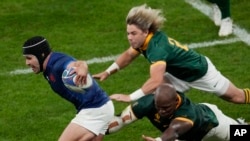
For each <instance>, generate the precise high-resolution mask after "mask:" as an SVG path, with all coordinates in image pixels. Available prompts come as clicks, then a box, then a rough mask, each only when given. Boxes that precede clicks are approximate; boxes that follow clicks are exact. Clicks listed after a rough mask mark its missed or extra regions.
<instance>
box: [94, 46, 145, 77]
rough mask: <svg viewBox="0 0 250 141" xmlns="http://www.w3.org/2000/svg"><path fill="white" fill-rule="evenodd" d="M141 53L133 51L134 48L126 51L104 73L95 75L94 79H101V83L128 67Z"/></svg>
mask: <svg viewBox="0 0 250 141" xmlns="http://www.w3.org/2000/svg"><path fill="white" fill-rule="evenodd" d="M139 55H140V53H139V52H138V51H136V50H135V49H133V48H132V47H130V48H128V49H127V50H126V51H124V52H123V53H122V54H121V55H120V56H119V57H118V58H117V59H116V60H115V62H114V63H113V64H112V65H110V66H109V67H108V68H107V69H106V70H105V71H104V72H101V73H99V74H95V75H93V77H94V78H96V79H99V80H100V81H102V80H105V79H107V77H108V76H109V75H111V74H113V73H115V72H117V71H118V70H120V69H123V68H125V67H126V66H128V65H129V64H130V63H131V62H132V61H133V60H134V59H135V58H136V57H138V56H139Z"/></svg>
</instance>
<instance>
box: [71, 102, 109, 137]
mask: <svg viewBox="0 0 250 141" xmlns="http://www.w3.org/2000/svg"><path fill="white" fill-rule="evenodd" d="M113 117H114V105H113V102H112V101H111V100H110V101H108V102H107V103H106V104H104V105H103V106H102V107H100V108H88V109H82V110H81V111H80V112H79V113H78V114H77V115H76V116H75V118H73V119H72V120H71V122H72V123H75V124H77V125H80V126H82V127H84V128H86V129H88V130H89V131H91V132H93V133H94V134H96V135H99V134H103V135H104V134H105V132H106V130H107V129H108V125H109V122H110V120H111V119H112V118H113Z"/></svg>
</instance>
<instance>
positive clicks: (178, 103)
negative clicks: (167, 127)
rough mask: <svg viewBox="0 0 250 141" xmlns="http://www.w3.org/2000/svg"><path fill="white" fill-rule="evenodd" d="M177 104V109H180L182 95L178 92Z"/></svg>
mask: <svg viewBox="0 0 250 141" xmlns="http://www.w3.org/2000/svg"><path fill="white" fill-rule="evenodd" d="M177 100H178V101H177V105H176V108H175V109H178V108H179V107H180V105H181V97H180V95H179V94H177Z"/></svg>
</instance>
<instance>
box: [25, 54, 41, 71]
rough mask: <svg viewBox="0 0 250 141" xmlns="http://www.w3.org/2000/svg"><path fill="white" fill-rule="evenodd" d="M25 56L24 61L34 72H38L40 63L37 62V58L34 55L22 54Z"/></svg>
mask: <svg viewBox="0 0 250 141" xmlns="http://www.w3.org/2000/svg"><path fill="white" fill-rule="evenodd" d="M24 57H25V63H26V65H27V66H29V67H30V68H31V69H32V71H33V72H34V73H36V74H37V73H39V72H40V65H39V62H38V59H37V58H36V56H34V55H24Z"/></svg>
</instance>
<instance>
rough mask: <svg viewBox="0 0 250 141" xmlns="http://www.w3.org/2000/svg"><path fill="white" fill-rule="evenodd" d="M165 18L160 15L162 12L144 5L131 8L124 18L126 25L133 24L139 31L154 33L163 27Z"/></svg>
mask: <svg viewBox="0 0 250 141" xmlns="http://www.w3.org/2000/svg"><path fill="white" fill-rule="evenodd" d="M165 20H166V19H165V18H164V16H163V15H162V10H160V9H152V8H151V7H148V6H147V5H146V4H143V5H140V6H137V7H133V8H132V9H131V10H130V11H129V13H128V15H127V18H126V23H127V24H130V25H131V24H134V25H136V26H137V27H138V28H140V29H141V30H143V31H145V30H149V32H156V31H158V30H159V29H160V28H162V27H163V24H164V22H165Z"/></svg>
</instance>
